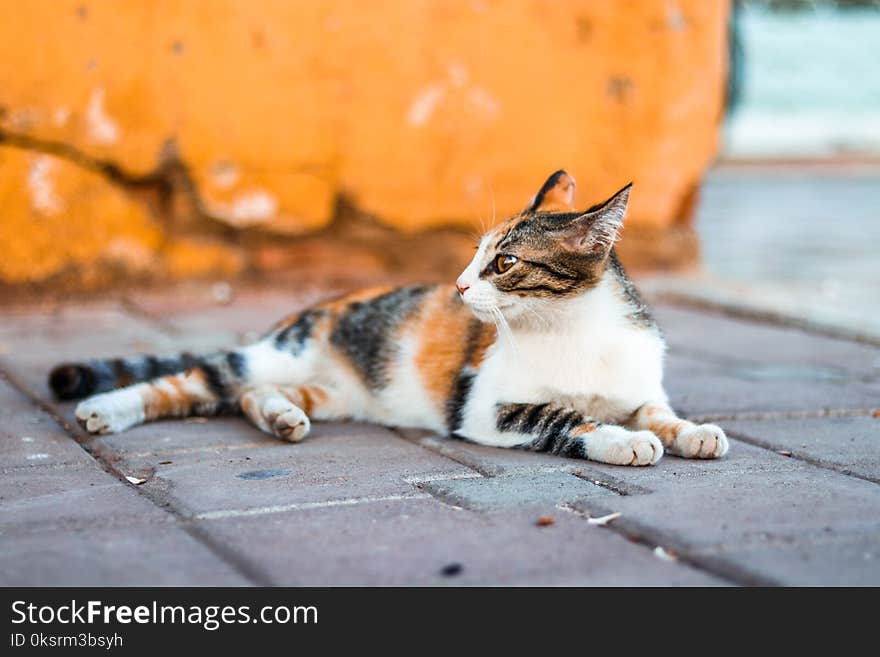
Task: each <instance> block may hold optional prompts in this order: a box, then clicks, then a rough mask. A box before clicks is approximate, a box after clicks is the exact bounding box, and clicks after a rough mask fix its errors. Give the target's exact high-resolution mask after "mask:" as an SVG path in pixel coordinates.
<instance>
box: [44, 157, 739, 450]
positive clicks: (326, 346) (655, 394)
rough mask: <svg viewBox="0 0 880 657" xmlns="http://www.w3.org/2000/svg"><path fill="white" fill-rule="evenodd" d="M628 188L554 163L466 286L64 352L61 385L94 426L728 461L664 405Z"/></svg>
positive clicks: (398, 293)
mask: <svg viewBox="0 0 880 657" xmlns="http://www.w3.org/2000/svg"><path fill="white" fill-rule="evenodd" d="M629 193H630V186H627V187H624V188H623V189H622V190H620V191H619V192H618V193H617V194H615V195H613V196H612V197H611V198H610V199H608V200H607V201H605V202H604V203H600V204H598V205H595V206H593V207H591V208H589V209H588V210H586V211H583V212H578V211H577V210H575V208H574V205H573V199H574V179H573V178H572V177H571V176H569V175H568V174H567V173H566V172H564V171H557V172H555V173H554V174H553V175H552V176H551V177H550V178H549V179H548V180H547V182H546V183H545V184H544V185H543V186H542V187H541V189H540V190H539V192H538V193H537V194H536V195H535V197H534V198H533V199H532V201H531V203H530V204H529V205H528V207H527V208H526V210H524V211H523V212H522V213H520V214H518V215H515V216H513V217H511V218H509V219H507V220H505V221H503V222H502V223H501V224H499V225H498V226H497V227H496V228H494V229H493V230H491V231H490V232H489V233H488V234H487V235H485V236H484V237H483V239H482V240H481V242H480V245H479V247H478V249H477V253H476V255H475V256H474V258H473V261H472V262H471V264H470V265H468V267H467V268H466V269H465V271H464V272H463V273H462V275H461V277H459V279H458V281H457V282H456V285H455V286H451V285H439V286H424V285H423V286H411V287H403V288H397V289H392V288H388V287H380V288H371V289H368V290H361V291H359V292H356V293H354V294H350V295H346V296H343V297H340V298H337V299H331V300H328V301H325V302H323V303H319V304H317V305H315V306H313V307H311V308H308V309H306V310H304V311H302V312H300V313H297V314H295V315H292V316H289V317H287V318H285V319H284V320H282V321H280V322H278V323H277V324H276V325H275V326H274V327H273V328H272V329H271V330H270V331H269V332H268V333H267V334H266V335H264V336H263V337H262V338H261V339H260V340H258V341H257V342H255V343H253V344H251V345H248V346H244V347H240V348H236V349H230V350H228V351H218V352H214V353H211V354H190V353H182V354H178V355H172V356H136V357H132V358H119V359H110V360H92V361H85V362H80V363H65V364H62V365H59V366H58V367H56V368H55V369H53V370H52V372H51V373H50V375H49V385H50V387H51V388H52V390H53V391H54V393H55V394H56V396H57V397H58V398H60V399H80V398H83V397H86V399H85V400H84V401H82V402H80V404H79V405H78V406H77V408H76V416H77V419H78V421H79V422H80V424H82V426H83V427H85V429H86V430H87V431H89V432H92V433H109V432H116V431H123V430H125V429H127V428H129V427H131V426H134V425H136V424H139V423H141V422H145V421H150V420H156V419H160V418H166V417H185V416H187V415H215V414H219V413H226V412H237V413H242V414H243V415H245V416H246V417H247V418H248V419H250V420H251V421H252V422H253V423H254V424H255V425H256V426H257V427H259V428H260V429H261V430H263V431H265V432H267V433H271V434H273V435H275V436H277V437H279V438H282V439H284V440H288V441H291V442H297V441H299V440H302V439H303V438H304V437H305V436H306V435H307V434H308V432H309V430H310V427H311V422H312V421H313V420H318V421H320V420H327V419H353V420H365V421H371V422H377V423H381V424H385V425H389V426H408V427H420V428H426V429H430V430H433V431H437V432H443V433H447V434H453V435H457V436H459V437H461V438H464V439H467V440H471V441H474V442H479V443H482V444H486V445H495V446H499V447H515V448H519V449H527V450H532V451H539V452H547V453H550V454H555V455H559V456H565V457H570V458H589V459H594V460H599V461H604V462H608V463H616V464H621V465H647V464H651V463H655V462H656V461H657V460H658V459H659V458H660V456H661V455H662V453H663V450H664V448H665V449H666V450H668V451H671V452H673V453H676V454H680V455H682V456H688V457H695V458H715V457H718V456H721V455H722V454H723V453H724V452H725V451H726V450H727V439H726V437H725V436H724V433H723V431H721V429H719V428H718V427H715V426H713V425H701V426H697V425H694V424H692V423H690V422H687V421H684V420H681V419H679V418H677V417H676V416H675V414H674V413H673V411H672V410H671V409H670V408H669V406H668V403H667V398H666V395H665V393H664V391H663V387H662V359H663V351H664V345H663V341H662V338H661V336H660V332H659V330H658V329H657V327H656V325H655V324H654V321H653V319H652V318H651V316H650V314H649V313H648V311H647V309H646V307H645V305H644V303H643V302H642V300H641V298H640V297H639V295H638V292H637V291H636V289H635V287H634V286H633V284H632V283H631V281H630V280H629V279H628V278H627V276H626V273H625V272H624V270H623V267H622V266H621V265H620V263H619V261H618V260H617V258H616V256H615V255H614V250H613V242H614V240H615V239H616V237H617V233H618V231H619V229H620V226H621V223H622V219H623V214H624V212H625V209H626V203H627V200H628V197H629Z"/></svg>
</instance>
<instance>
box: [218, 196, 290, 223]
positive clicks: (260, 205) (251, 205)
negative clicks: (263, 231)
mask: <svg viewBox="0 0 880 657" xmlns="http://www.w3.org/2000/svg"><path fill="white" fill-rule="evenodd" d="M208 209H209V211H210V212H211V214H213V215H214V216H217V217H220V218H221V219H224V220H226V221H228V222H229V223H231V224H234V225H236V226H250V225H253V224H259V223H263V222H266V221H269V220H271V219H272V218H274V217H275V215H276V214H277V213H278V199H277V198H275V196H274V195H273V194H270V193H269V192H267V191H265V190H255V191H251V192H244V193H242V194H239V195H238V196H236V197H235V198H234V199H233V200H232V202H231V203H217V202H214V203H211V204H209V208H208Z"/></svg>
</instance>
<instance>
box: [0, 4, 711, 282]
mask: <svg viewBox="0 0 880 657" xmlns="http://www.w3.org/2000/svg"><path fill="white" fill-rule="evenodd" d="M0 10H2V13H3V15H4V16H5V17H6V18H5V19H4V20H3V21H0V62H4V64H3V65H2V66H0V131H2V132H0V137H2V135H3V134H7V135H9V134H12V135H19V136H21V135H24V136H27V137H32V138H34V139H36V140H37V142H39V143H46V142H57V143H60V144H62V145H64V146H69V147H71V148H72V149H75V151H76V152H78V153H80V154H82V155H83V156H84V157H86V158H89V159H91V160H94V161H98V162H104V163H110V164H112V165H114V166H115V167H117V168H118V169H119V171H121V172H122V173H123V174H124V175H125V176H130V177H139V176H147V175H149V174H150V173H151V172H155V171H157V170H158V169H159V167H160V165H161V163H162V161H163V158H167V157H168V155H169V153H174V154H175V155H176V157H179V159H180V161H182V163H183V164H184V165H185V167H186V169H187V171H188V172H189V175H190V176H191V178H192V180H193V181H194V183H195V191H196V193H197V198H198V205H199V206H200V208H201V210H202V211H203V212H204V213H205V214H207V215H208V216H210V217H212V218H214V219H216V220H218V221H221V222H225V223H228V224H230V225H232V226H236V227H248V226H261V227H266V228H269V229H270V230H275V231H279V232H283V233H289V234H295V233H301V232H306V231H310V230H313V229H316V228H319V227H321V226H323V225H325V224H327V223H328V222H329V221H330V219H331V216H332V212H333V201H334V197H335V195H336V194H337V193H346V194H348V195H349V196H350V197H351V198H352V199H353V200H354V201H355V202H356V203H357V204H358V205H359V206H360V207H361V208H363V209H365V210H367V211H369V212H372V213H375V214H376V215H378V216H379V217H380V218H381V219H382V220H383V221H385V222H387V223H389V224H391V225H394V226H396V227H400V228H403V229H420V228H425V227H429V226H436V225H441V224H444V225H445V224H461V225H466V226H469V227H470V226H473V225H475V224H479V221H480V219H483V220H485V219H486V218H487V215H488V214H489V213H490V212H491V208H492V206H493V204H494V206H495V208H496V212H497V213H498V214H505V213H509V212H513V211H515V210H518V209H519V208H520V207H522V205H523V204H524V202H525V201H526V199H527V198H528V197H529V196H530V195H531V194H532V193H534V191H535V189H536V188H537V186H538V185H539V184H540V182H541V181H542V180H543V178H544V177H545V176H546V175H547V174H548V173H549V172H550V171H552V170H554V169H555V168H558V167H566V168H567V169H568V170H569V171H571V172H572V173H573V174H574V175H575V176H576V177H577V179H578V182H579V190H580V200H581V201H582V202H583V203H584V204H588V203H590V202H593V201H595V200H598V199H600V198H602V197H604V196H606V195H608V194H609V193H610V192H612V191H614V190H615V189H617V188H618V187H620V186H621V185H622V184H623V183H625V182H627V181H629V180H634V181H635V190H634V193H633V197H632V205H631V211H630V215H629V219H628V221H629V225H630V228H631V230H632V231H638V230H639V229H640V227H642V228H646V229H647V228H650V227H653V228H654V229H656V228H657V227H664V226H670V225H672V224H673V223H675V222H676V220H678V219H680V217H679V216H678V215H679V214H681V211H680V208H681V206H682V204H683V203H684V201H685V199H686V198H687V195H688V192H689V191H690V190H691V189H692V187H693V186H694V184H695V183H697V182H698V180H699V178H700V176H701V173H702V171H703V170H704V168H705V167H706V165H707V163H708V162H709V161H710V159H711V157H712V156H713V154H714V152H715V148H716V137H717V128H718V121H719V116H720V114H721V104H722V89H723V81H724V76H725V63H724V62H725V49H726V43H725V33H726V19H727V12H728V3H727V2H726V1H725V0H678V1H675V0H641V1H640V2H607V1H606V0H592V1H591V0H571V1H568V2H564V3H561V2H553V1H551V0H543V1H542V0H521V1H514V0H511V1H505V2H500V1H499V2H492V1H490V0H472V1H467V2H465V1H462V2H453V1H450V0H446V1H443V0H435V1H428V0H426V1H413V0H396V1H391V0H379V1H377V2H363V3H358V2H351V1H350V0H321V1H318V0H314V1H303V2H287V1H286V0H255V1H251V2H235V1H233V0H212V1H211V2H208V1H202V2H199V1H193V2H172V1H170V0H129V1H128V2H125V3H119V2H111V1H110V0H105V1H100V2H99V1H96V0H77V1H67V0H28V2H24V3H22V2H14V1H13V0H0ZM45 162H49V164H48V165H46V164H45ZM40 163H43V164H40ZM0 179H2V180H3V183H2V186H0V194H2V197H0V201H2V202H3V204H4V207H3V209H2V218H0V221H2V223H0V241H2V242H3V243H9V242H10V241H12V242H14V244H15V249H14V250H13V251H12V255H11V257H10V255H9V252H8V251H7V253H6V258H5V260H6V262H5V263H3V264H0V280H6V281H20V280H41V279H45V278H47V277H50V276H52V275H54V274H58V273H59V272H63V271H64V269H65V267H66V266H68V265H76V266H86V267H88V266H90V265H89V260H90V259H98V260H100V259H101V258H107V257H108V256H107V253H110V254H111V256H109V257H110V259H111V260H112V259H113V258H117V260H119V261H120V262H121V263H122V264H123V265H125V263H129V264H130V265H131V267H133V268H134V269H135V270H138V269H144V268H146V269H149V268H150V266H151V265H150V262H153V263H154V265H153V266H155V267H158V268H159V269H160V270H162V271H172V272H178V273H181V272H182V273H183V274H184V275H185V274H189V273H196V274H197V273H199V272H201V271H203V270H204V271H214V270H223V271H234V270H235V269H236V268H239V267H240V266H241V265H242V260H241V256H240V255H239V254H236V253H232V252H231V251H230V253H229V254H226V255H224V254H223V253H222V251H223V247H222V245H221V246H218V245H217V244H214V243H210V244H207V243H206V244H199V243H198V240H196V243H194V244H193V246H192V249H191V254H190V250H187V249H183V250H181V248H179V245H177V244H176V241H177V239H178V238H177V236H176V233H174V232H173V231H172V232H171V233H169V232H168V231H169V228H168V223H169V221H168V218H167V217H162V216H156V212H155V210H153V211H148V210H146V209H145V208H144V206H143V205H140V204H138V203H137V202H136V200H135V199H134V198H133V197H130V196H131V194H130V193H129V191H128V190H127V189H126V188H125V187H124V186H120V185H117V184H112V183H111V182H109V181H107V180H102V179H101V176H100V175H99V174H95V173H92V172H88V171H85V170H83V169H82V168H81V167H80V166H79V165H78V164H77V163H75V162H69V161H64V160H62V159H56V158H52V157H48V156H45V155H38V154H34V153H28V152H27V151H23V150H21V149H20V148H11V147H6V148H3V149H2V151H0ZM35 180H36V181H37V182H36V183H34V181H35ZM35 185H36V187H35ZM39 189H42V191H39ZM35 190H36V191H35ZM41 194H42V197H52V196H53V195H54V196H55V197H56V199H57V201H58V202H57V203H56V204H55V205H53V204H52V203H49V204H46V203H43V204H41V202H40V200H39V198H41V196H40V195H41ZM160 214H161V213H160ZM53 242H54V243H55V244H58V245H62V246H61V248H59V249H58V250H53V249H52V248H51V247H49V246H48V245H50V244H52V243H53ZM119 244H124V245H128V246H127V247H125V248H122V247H120V246H119ZM212 249H213V250H212ZM217 249H220V251H221V252H219V253H218V252H217ZM172 252H173V253H176V254H177V255H176V256H173V257H175V258H177V260H176V261H175V264H169V262H170V261H169V260H168V258H170V257H172V256H171V255H170V254H171V253H172ZM114 254H115V255H114ZM227 256H228V257H227ZM190 258H191V259H192V260H191V262H190V261H189V259H190ZM155 263H159V264H155ZM92 264H94V263H92Z"/></svg>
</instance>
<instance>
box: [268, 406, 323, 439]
mask: <svg viewBox="0 0 880 657" xmlns="http://www.w3.org/2000/svg"><path fill="white" fill-rule="evenodd" d="M263 419H264V420H265V421H266V424H267V425H268V426H269V427H270V428H271V433H274V434H275V435H276V436H278V437H279V438H281V439H282V440H288V441H290V442H292V443H298V442H299V441H301V440H302V439H303V438H305V437H306V435H307V434H308V433H309V429H311V426H312V425H311V422H309V418H308V416H307V415H306V414H305V412H303V410H302V409H301V408H300V407H299V406H296V405H295V404H293V403H291V402H290V401H288V400H287V399H284V398H283V397H270V398H269V399H268V400H266V403H265V404H263Z"/></svg>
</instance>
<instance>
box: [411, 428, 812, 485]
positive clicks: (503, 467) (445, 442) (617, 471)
mask: <svg viewBox="0 0 880 657" xmlns="http://www.w3.org/2000/svg"><path fill="white" fill-rule="evenodd" d="M404 435H406V436H407V437H408V438H409V439H411V440H415V441H416V442H418V443H419V444H421V445H424V446H425V447H428V448H430V449H435V450H437V451H440V452H441V453H444V454H446V455H447V456H449V458H453V459H456V460H458V461H460V462H462V463H466V464H467V465H468V466H470V467H471V468H473V469H475V470H477V471H479V472H482V473H484V474H487V475H489V476H498V475H510V474H524V473H540V472H546V471H554V470H555V471H563V472H571V473H579V474H580V475H581V476H582V477H583V478H584V479H586V480H588V481H599V482H601V483H602V484H603V485H605V486H608V487H610V488H611V489H619V490H621V491H623V492H625V493H628V494H638V493H643V492H648V491H652V490H663V489H667V488H671V487H675V486H678V485H682V486H686V485H687V482H689V481H690V480H691V479H694V478H700V477H705V478H708V479H716V480H717V479H718V478H719V477H723V478H725V479H734V478H736V477H738V476H739V475H741V474H744V473H749V472H781V471H790V470H797V469H803V468H804V467H806V466H805V464H803V463H801V462H799V461H797V460H793V459H790V458H786V457H784V456H781V455H779V454H776V453H774V452H772V451H768V450H766V449H763V448H761V447H755V446H753V445H749V444H748V443H744V442H741V441H736V440H734V441H733V442H732V445H731V448H730V451H729V452H728V453H727V455H726V456H725V457H724V458H722V459H718V460H702V459H682V458H678V457H675V456H671V455H669V454H667V455H665V456H664V457H663V458H662V459H661V460H660V462H659V463H657V464H656V465H653V466H651V467H644V468H634V467H629V466H616V465H607V464H604V463H596V462H595V461H584V460H581V459H568V458H562V457H558V456H548V455H546V454H540V453H533V452H524V451H520V450H514V449H502V448H498V447H485V446H483V445H475V444H473V443H469V442H465V441H463V440H457V439H455V438H448V437H442V436H437V435H435V434H430V433H428V432H414V431H410V432H405V434H404Z"/></svg>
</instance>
